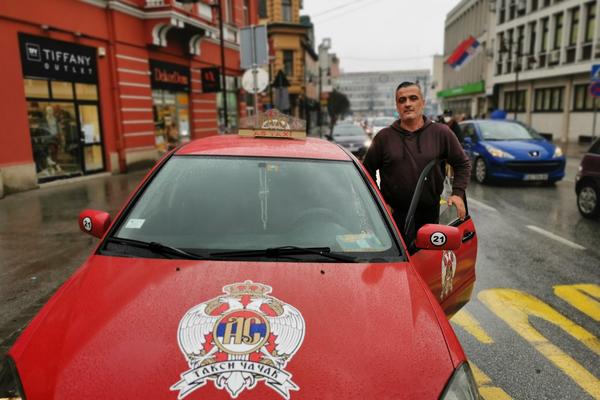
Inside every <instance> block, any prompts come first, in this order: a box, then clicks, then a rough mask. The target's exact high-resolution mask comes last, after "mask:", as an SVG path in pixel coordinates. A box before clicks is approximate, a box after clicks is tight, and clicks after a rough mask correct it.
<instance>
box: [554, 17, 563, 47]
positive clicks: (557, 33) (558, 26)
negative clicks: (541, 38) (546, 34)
mask: <svg viewBox="0 0 600 400" xmlns="http://www.w3.org/2000/svg"><path fill="white" fill-rule="evenodd" d="M554 24H555V29H554V50H557V49H560V45H561V44H562V30H563V15H562V14H556V15H555V16H554Z"/></svg>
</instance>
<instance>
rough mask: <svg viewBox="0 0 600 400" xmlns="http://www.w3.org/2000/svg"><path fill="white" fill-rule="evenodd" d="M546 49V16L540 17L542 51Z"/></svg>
mask: <svg viewBox="0 0 600 400" xmlns="http://www.w3.org/2000/svg"><path fill="white" fill-rule="evenodd" d="M547 50H548V18H544V19H542V48H541V51H542V53H545V52H546V51H547Z"/></svg>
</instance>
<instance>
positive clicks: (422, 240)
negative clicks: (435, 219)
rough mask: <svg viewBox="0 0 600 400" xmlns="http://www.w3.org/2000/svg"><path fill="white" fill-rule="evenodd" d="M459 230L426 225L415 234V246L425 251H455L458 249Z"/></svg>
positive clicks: (444, 226) (459, 240)
mask: <svg viewBox="0 0 600 400" xmlns="http://www.w3.org/2000/svg"><path fill="white" fill-rule="evenodd" d="M460 242H461V237H460V230H459V229H458V228H456V227H454V226H448V225H438V224H426V225H423V226H422V227H421V228H420V229H419V231H418V232H417V240H416V243H415V245H416V246H417V248H419V249H426V250H455V249H458V248H459V247H460Z"/></svg>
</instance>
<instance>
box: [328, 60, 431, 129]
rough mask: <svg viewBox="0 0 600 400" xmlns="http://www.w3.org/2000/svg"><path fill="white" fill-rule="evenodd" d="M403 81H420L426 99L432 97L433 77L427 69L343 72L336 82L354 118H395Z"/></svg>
mask: <svg viewBox="0 0 600 400" xmlns="http://www.w3.org/2000/svg"><path fill="white" fill-rule="evenodd" d="M403 81H411V82H418V83H419V84H420V86H421V89H422V90H423V92H424V93H423V95H424V97H425V98H426V99H427V98H428V97H429V90H430V86H431V76H430V73H429V70H427V69H421V70H407V71H382V72H348V73H342V74H340V76H339V78H338V79H337V87H338V88H339V91H340V92H342V93H344V94H345V95H346V96H347V97H348V100H350V109H351V111H352V113H353V114H354V116H355V117H359V118H367V117H375V116H394V115H395V113H396V99H395V93H394V90H395V89H396V87H397V86H398V85H399V84H400V83H401V82H403ZM426 112H428V110H426Z"/></svg>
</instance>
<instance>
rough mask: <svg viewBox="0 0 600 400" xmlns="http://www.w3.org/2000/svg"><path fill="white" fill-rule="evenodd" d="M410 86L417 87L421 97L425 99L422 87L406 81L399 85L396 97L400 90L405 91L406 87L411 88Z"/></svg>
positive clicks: (416, 83)
mask: <svg viewBox="0 0 600 400" xmlns="http://www.w3.org/2000/svg"><path fill="white" fill-rule="evenodd" d="M409 86H416V87H417V88H418V89H419V93H421V97H423V90H422V89H421V85H419V83H418V82H411V81H404V82H402V83H400V84H399V85H398V87H397V88H396V91H395V92H394V95H396V96H397V95H398V90H400V89H404V88H405V87H409Z"/></svg>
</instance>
